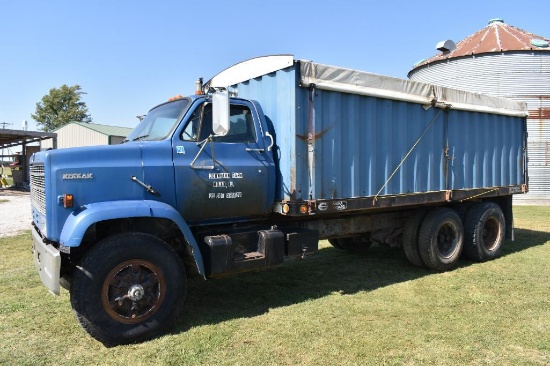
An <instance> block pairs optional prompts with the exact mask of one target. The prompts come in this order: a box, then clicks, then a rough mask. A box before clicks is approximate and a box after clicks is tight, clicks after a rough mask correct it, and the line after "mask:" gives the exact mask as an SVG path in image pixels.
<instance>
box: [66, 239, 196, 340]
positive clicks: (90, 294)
mask: <svg viewBox="0 0 550 366" xmlns="http://www.w3.org/2000/svg"><path fill="white" fill-rule="evenodd" d="M186 290H187V282H186V275H185V268H184V266H183V263H182V261H181V259H180V258H179V256H178V255H177V253H176V252H175V251H174V250H173V249H172V248H171V247H170V246H169V245H168V244H167V243H165V242H164V241H162V240H160V239H158V238H156V237H154V236H152V235H148V234H142V233H125V234H120V235H115V236H112V237H108V238H106V239H104V240H102V241H101V242H99V243H98V244H97V245H96V246H94V247H93V248H92V249H91V251H90V252H89V253H88V254H87V255H86V256H85V257H84V258H83V259H82V260H81V261H80V263H79V264H78V266H77V267H76V269H75V272H74V273H73V277H72V283H71V305H72V307H73V310H74V313H75V316H76V318H77V320H78V321H79V322H80V324H81V325H82V327H83V328H84V329H85V330H86V331H87V332H88V333H89V334H90V335H91V336H92V337H94V338H95V339H97V340H99V341H101V342H102V343H104V344H106V345H109V346H112V345H118V344H127V343H133V342H139V341H142V340H145V339H148V338H151V337H153V336H155V335H158V334H159V333H161V332H162V331H164V330H165V329H166V328H167V327H168V326H169V325H170V324H171V323H172V322H173V320H174V319H175V318H176V317H177V316H178V315H179V313H180V311H181V309H182V308H183V303H184V301H185V294H186Z"/></svg>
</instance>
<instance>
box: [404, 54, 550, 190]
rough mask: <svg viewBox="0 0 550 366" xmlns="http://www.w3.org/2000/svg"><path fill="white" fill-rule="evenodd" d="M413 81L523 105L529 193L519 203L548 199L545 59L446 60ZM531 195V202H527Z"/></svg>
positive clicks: (549, 63) (548, 67) (549, 118)
mask: <svg viewBox="0 0 550 366" xmlns="http://www.w3.org/2000/svg"><path fill="white" fill-rule="evenodd" d="M409 76H410V78H411V79H412V80H416V81H422V82H429V83H434V84H439V85H443V86H448V87H453V88H457V89H463V90H468V91H473V92H478V93H484V94H490V95H495V96H502V97H507V98H511V99H515V100H519V101H522V102H526V103H527V106H528V109H529V118H528V119H527V131H528V139H527V150H528V156H529V162H528V169H529V194H527V195H525V196H523V197H516V199H518V200H523V199H526V200H530V199H533V200H538V199H541V197H542V198H543V199H550V155H549V146H550V87H549V86H550V55H549V54H548V52H536V51H533V52H506V53H499V54H489V55H484V56H479V55H478V56H475V57H467V58H457V59H449V60H447V61H445V62H440V63H434V64H430V65H427V66H422V67H419V68H418V69H415V70H413V71H411V72H410V73H409ZM531 197H532V198H531Z"/></svg>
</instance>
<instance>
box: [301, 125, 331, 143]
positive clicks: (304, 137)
mask: <svg viewBox="0 0 550 366" xmlns="http://www.w3.org/2000/svg"><path fill="white" fill-rule="evenodd" d="M332 127H333V126H330V127H327V128H325V129H324V130H323V131H321V132H318V133H316V134H315V135H313V139H312V140H313V141H315V140H317V139H320V138H321V137H323V135H324V134H325V133H327V131H328V130H330V129H331V128H332ZM296 137H297V138H298V139H300V140H302V141H307V140H308V136H304V135H298V134H296Z"/></svg>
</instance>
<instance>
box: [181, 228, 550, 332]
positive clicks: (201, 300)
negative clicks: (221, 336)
mask: <svg viewBox="0 0 550 366" xmlns="http://www.w3.org/2000/svg"><path fill="white" fill-rule="evenodd" d="M515 239H516V240H515V241H514V242H512V241H507V242H506V243H505V246H504V248H503V249H504V250H503V253H502V256H508V255H512V254H514V253H517V252H520V251H523V250H525V249H528V248H531V247H535V246H539V245H543V244H544V243H546V242H548V241H550V233H548V232H537V231H531V230H522V229H516V238H515ZM472 264H474V262H471V261H468V260H466V259H462V260H461V262H460V267H467V266H470V265H472ZM435 273H437V272H434V271H431V270H428V269H425V268H419V267H415V266H413V265H411V264H409V263H408V261H407V259H406V257H405V255H404V254H403V252H402V250H401V249H400V248H387V247H381V246H373V247H371V248H370V249H369V251H368V252H367V253H365V254H352V253H348V252H344V251H340V250H337V249H334V248H332V247H324V248H322V249H320V250H319V252H318V253H316V254H314V255H312V256H308V257H306V258H305V259H303V260H302V259H294V260H289V261H288V262H285V264H284V265H283V266H280V267H277V268H273V269H270V270H269V271H264V272H252V273H243V274H238V275H234V276H232V277H227V278H221V279H214V280H208V281H202V280H191V281H189V289H188V295H187V300H186V304H185V310H184V312H183V314H182V317H181V318H180V319H178V321H177V325H176V327H174V328H173V333H176V334H177V333H180V332H184V331H186V330H188V329H190V328H193V327H197V326H201V325H207V324H216V323H219V322H223V321H227V320H231V319H237V318H249V317H254V316H258V315H261V314H264V313H267V312H268V311H269V309H273V308H278V307H284V306H288V305H292V304H296V303H300V302H304V301H308V300H312V299H317V298H321V297H324V296H327V295H330V294H332V293H339V294H342V295H345V294H355V293H357V292H361V291H365V292H369V291H373V290H376V289H378V288H382V287H386V286H389V285H393V284H397V283H401V282H405V281H411V280H415V279H419V278H422V277H424V276H429V275H433V274H435Z"/></svg>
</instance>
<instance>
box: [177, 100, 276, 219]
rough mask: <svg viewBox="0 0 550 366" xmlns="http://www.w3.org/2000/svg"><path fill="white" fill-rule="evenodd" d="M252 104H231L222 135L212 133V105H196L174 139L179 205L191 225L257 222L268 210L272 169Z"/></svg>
mask: <svg viewBox="0 0 550 366" xmlns="http://www.w3.org/2000/svg"><path fill="white" fill-rule="evenodd" d="M259 118H260V115H259V113H258V111H257V110H256V108H255V107H254V104H252V103H250V102H247V101H236V102H235V101H234V102H233V103H231V105H230V129H229V132H228V134H227V135H226V136H213V135H212V104H211V103H209V102H203V103H198V104H197V105H195V106H194V108H193V107H192V108H191V109H190V111H189V113H187V115H186V117H185V118H184V121H183V123H182V126H183V128H182V129H181V130H180V131H179V132H178V133H176V134H175V135H174V138H173V156H174V169H175V180H176V182H175V183H176V200H177V207H178V210H179V211H180V213H181V214H182V216H183V217H184V218H185V219H186V220H187V221H188V222H189V223H198V222H201V223H207V222H231V221H238V220H239V219H249V218H251V217H254V218H261V217H265V216H267V215H268V214H269V213H270V212H271V208H272V204H273V197H274V192H271V191H274V188H273V187H274V185H273V184H270V182H272V180H274V179H275V167H274V163H273V159H272V157H271V153H269V152H268V151H267V149H266V146H264V145H265V139H264V138H263V136H264V132H263V131H262V129H261V124H260V123H259V121H260V119H259Z"/></svg>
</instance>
